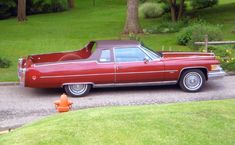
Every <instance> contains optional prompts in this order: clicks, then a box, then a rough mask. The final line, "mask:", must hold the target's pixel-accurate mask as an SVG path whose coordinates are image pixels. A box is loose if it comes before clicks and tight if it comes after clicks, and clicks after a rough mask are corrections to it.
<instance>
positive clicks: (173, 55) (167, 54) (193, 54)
mask: <svg viewBox="0 0 235 145" xmlns="http://www.w3.org/2000/svg"><path fill="white" fill-rule="evenodd" d="M214 56H215V54H214V53H204V52H162V57H164V58H179V57H183V58H185V57H190V58H192V57H214Z"/></svg>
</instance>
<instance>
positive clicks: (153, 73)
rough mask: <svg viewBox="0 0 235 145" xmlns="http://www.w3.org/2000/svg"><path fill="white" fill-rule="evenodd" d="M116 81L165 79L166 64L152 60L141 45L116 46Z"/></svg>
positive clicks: (130, 81)
mask: <svg viewBox="0 0 235 145" xmlns="http://www.w3.org/2000/svg"><path fill="white" fill-rule="evenodd" d="M114 57H115V69H116V77H115V83H135V82H156V81H163V80H164V64H163V62H162V61H161V60H160V59H158V60H152V59H151V58H150V56H149V55H148V54H147V53H146V52H145V51H143V50H142V49H141V48H139V47H126V48H114Z"/></svg>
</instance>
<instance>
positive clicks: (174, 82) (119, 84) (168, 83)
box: [93, 81, 177, 88]
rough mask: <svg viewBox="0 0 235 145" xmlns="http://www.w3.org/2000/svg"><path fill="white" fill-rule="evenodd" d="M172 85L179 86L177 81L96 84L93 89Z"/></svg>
mask: <svg viewBox="0 0 235 145" xmlns="http://www.w3.org/2000/svg"><path fill="white" fill-rule="evenodd" d="M170 84H177V81H158V82H136V83H112V84H95V85H94V86H93V87H94V88H101V87H127V86H154V85H170Z"/></svg>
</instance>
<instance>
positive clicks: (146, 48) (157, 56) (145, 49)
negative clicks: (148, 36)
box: [141, 46, 162, 59]
mask: <svg viewBox="0 0 235 145" xmlns="http://www.w3.org/2000/svg"><path fill="white" fill-rule="evenodd" d="M141 48H143V49H144V51H146V52H147V53H148V54H149V55H150V57H151V58H153V59H159V58H161V56H162V55H161V53H158V52H154V51H153V50H152V49H150V48H148V47H146V46H141Z"/></svg>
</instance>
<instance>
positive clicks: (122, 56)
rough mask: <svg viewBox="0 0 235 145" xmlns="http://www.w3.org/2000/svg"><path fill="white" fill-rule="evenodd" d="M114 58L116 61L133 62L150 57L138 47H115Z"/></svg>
mask: <svg viewBox="0 0 235 145" xmlns="http://www.w3.org/2000/svg"><path fill="white" fill-rule="evenodd" d="M115 58H116V62H133V61H144V59H150V58H149V57H148V56H147V55H146V54H145V53H144V52H143V51H142V50H140V49H139V48H115Z"/></svg>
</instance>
